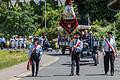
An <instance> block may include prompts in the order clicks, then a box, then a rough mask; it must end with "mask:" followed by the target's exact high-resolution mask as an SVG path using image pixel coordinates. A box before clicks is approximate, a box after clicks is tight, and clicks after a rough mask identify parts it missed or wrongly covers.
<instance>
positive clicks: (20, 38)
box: [19, 36, 23, 49]
mask: <svg viewBox="0 0 120 80" xmlns="http://www.w3.org/2000/svg"><path fill="white" fill-rule="evenodd" d="M19 46H20V49H21V48H23V38H22V36H19Z"/></svg>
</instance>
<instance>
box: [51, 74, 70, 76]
mask: <svg viewBox="0 0 120 80" xmlns="http://www.w3.org/2000/svg"><path fill="white" fill-rule="evenodd" d="M53 76H70V75H63V74H62V75H53Z"/></svg>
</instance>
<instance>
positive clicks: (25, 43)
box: [23, 36, 27, 48]
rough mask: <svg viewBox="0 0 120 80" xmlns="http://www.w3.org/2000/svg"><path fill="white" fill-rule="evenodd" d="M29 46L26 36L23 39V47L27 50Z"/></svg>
mask: <svg viewBox="0 0 120 80" xmlns="http://www.w3.org/2000/svg"><path fill="white" fill-rule="evenodd" d="M26 46H27V38H26V36H24V37H23V47H24V48H26Z"/></svg>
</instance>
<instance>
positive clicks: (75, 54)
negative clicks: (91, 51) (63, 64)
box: [70, 33, 83, 76]
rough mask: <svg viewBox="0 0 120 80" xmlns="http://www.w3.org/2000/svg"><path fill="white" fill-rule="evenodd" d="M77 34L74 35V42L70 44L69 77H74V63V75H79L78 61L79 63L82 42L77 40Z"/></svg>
mask: <svg viewBox="0 0 120 80" xmlns="http://www.w3.org/2000/svg"><path fill="white" fill-rule="evenodd" d="M79 36H80V35H79V33H75V34H74V40H73V41H72V43H71V47H72V53H71V61H72V65H71V74H70V75H71V76H73V75H74V67H75V63H76V75H79V61H80V53H81V51H82V48H83V43H82V41H80V40H79Z"/></svg>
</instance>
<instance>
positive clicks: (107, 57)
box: [104, 52, 115, 73]
mask: <svg viewBox="0 0 120 80" xmlns="http://www.w3.org/2000/svg"><path fill="white" fill-rule="evenodd" d="M105 53H106V55H105V56H104V71H105V73H107V72H108V71H109V61H110V65H111V71H110V72H113V73H114V61H115V56H114V55H113V52H105Z"/></svg>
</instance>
